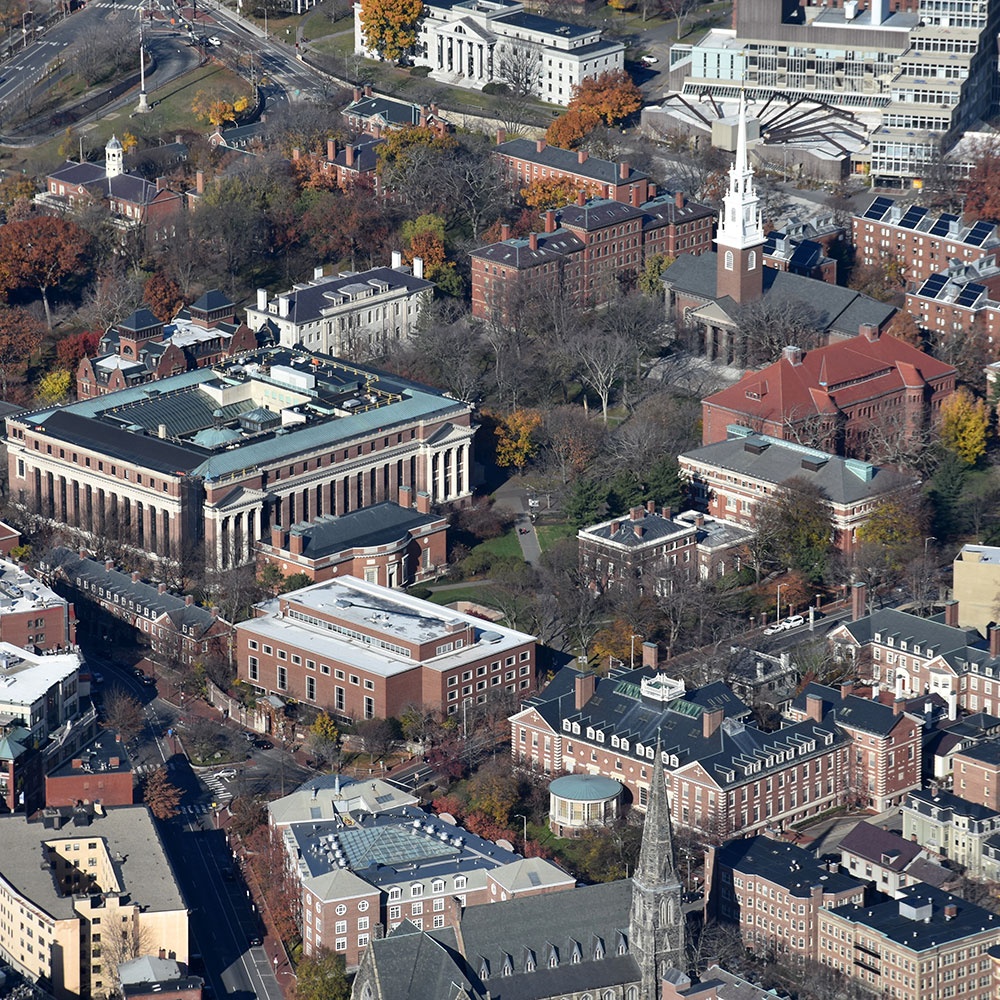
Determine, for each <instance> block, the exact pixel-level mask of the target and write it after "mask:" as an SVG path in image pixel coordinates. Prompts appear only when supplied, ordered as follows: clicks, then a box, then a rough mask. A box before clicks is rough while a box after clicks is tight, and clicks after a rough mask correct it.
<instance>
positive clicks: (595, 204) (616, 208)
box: [558, 198, 645, 232]
mask: <svg viewBox="0 0 1000 1000" xmlns="http://www.w3.org/2000/svg"><path fill="white" fill-rule="evenodd" d="M644 214H645V213H644V212H643V210H642V209H641V208H633V207H632V206H631V205H626V204H624V203H623V202H620V201H613V200H612V199H610V198H591V199H589V200H588V201H586V202H585V203H584V204H583V205H566V206H565V207H564V208H561V209H559V212H558V215H559V218H560V221H561V223H562V225H563V226H565V227H566V228H568V229H582V230H583V231H584V232H592V231H593V230H595V229H604V228H605V227H606V226H613V225H616V224H618V223H620V222H624V221H625V220H627V219H641V218H642V217H643V215H644Z"/></svg>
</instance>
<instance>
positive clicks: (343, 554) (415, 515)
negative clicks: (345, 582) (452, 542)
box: [257, 487, 448, 588]
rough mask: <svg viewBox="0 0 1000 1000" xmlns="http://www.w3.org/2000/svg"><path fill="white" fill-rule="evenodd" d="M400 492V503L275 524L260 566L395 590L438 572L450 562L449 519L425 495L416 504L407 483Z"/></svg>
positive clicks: (260, 548) (263, 547)
mask: <svg viewBox="0 0 1000 1000" xmlns="http://www.w3.org/2000/svg"><path fill="white" fill-rule="evenodd" d="M399 494H400V496H399V499H400V502H399V503H398V504H395V503H389V502H388V501H387V502H385V503H378V504H375V505H373V506H371V507H364V508H362V509H361V510H356V511H353V512H352V513H350V514H342V515H341V516H340V517H337V516H336V515H333V514H325V515H323V516H322V517H320V518H318V519H317V520H315V521H310V522H309V523H307V524H294V525H292V527H291V528H290V529H285V528H282V527H280V526H277V525H273V526H272V527H271V540H270V543H268V542H263V541H262V542H260V544H259V545H258V548H257V553H258V559H257V561H258V565H264V564H266V563H271V564H273V565H275V566H277V567H278V569H280V570H281V572H282V573H283V574H284V575H285V576H290V575H291V574H293V573H304V574H305V575H306V576H308V577H309V579H310V580H313V581H314V582H316V583H320V582H322V581H324V580H330V579H332V578H333V577H335V576H353V577H357V578H358V579H359V580H367V581H368V582H369V583H377V584H379V585H380V586H382V587H393V588H394V587H408V586H410V585H411V584H414V583H419V582H420V581H421V580H426V579H430V578H432V577H435V576H437V575H438V573H439V572H440V569H441V567H443V566H445V565H446V564H447V562H448V552H447V548H448V520H447V518H444V517H441V516H439V515H437V514H432V513H431V511H430V503H429V498H428V497H427V495H426V494H423V495H421V496H420V497H418V498H417V500H418V502H417V504H416V506H415V505H414V504H413V503H412V502H411V498H412V491H411V490H410V489H409V488H408V487H402V488H401V489H400V491H399ZM421 508H423V509H421Z"/></svg>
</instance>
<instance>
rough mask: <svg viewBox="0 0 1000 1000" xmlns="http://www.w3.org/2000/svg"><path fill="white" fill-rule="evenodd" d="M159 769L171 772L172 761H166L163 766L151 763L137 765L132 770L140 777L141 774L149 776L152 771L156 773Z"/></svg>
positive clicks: (172, 767)
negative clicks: (163, 768)
mask: <svg viewBox="0 0 1000 1000" xmlns="http://www.w3.org/2000/svg"><path fill="white" fill-rule="evenodd" d="M161 767H165V768H166V769H167V770H168V771H172V770H173V769H174V762H173V761H172V760H168V761H167V762H166V763H165V764H157V763H156V762H155V761H153V762H152V763H150V764H139V765H138V766H137V767H135V768H134V770H135V773H136V774H138V775H140V776H141V775H143V774H151V773H152V772H153V771H156V770H158V769H159V768H161Z"/></svg>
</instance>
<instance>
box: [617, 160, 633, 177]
mask: <svg viewBox="0 0 1000 1000" xmlns="http://www.w3.org/2000/svg"><path fill="white" fill-rule="evenodd" d="M630 173H632V168H631V167H630V166H629V165H628V163H627V162H626V161H622V162H621V163H619V164H618V174H619V176H620V177H621V179H622V180H623V181H627V180H628V178H629V174H630Z"/></svg>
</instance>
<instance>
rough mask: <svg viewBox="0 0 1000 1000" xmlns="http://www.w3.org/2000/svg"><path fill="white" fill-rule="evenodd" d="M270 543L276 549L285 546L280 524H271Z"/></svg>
mask: <svg viewBox="0 0 1000 1000" xmlns="http://www.w3.org/2000/svg"><path fill="white" fill-rule="evenodd" d="M271 545H272V546H273V547H274V548H276V549H283V548H284V547H285V529H284V528H283V527H282V526H281V525H280V524H272V525H271Z"/></svg>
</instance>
